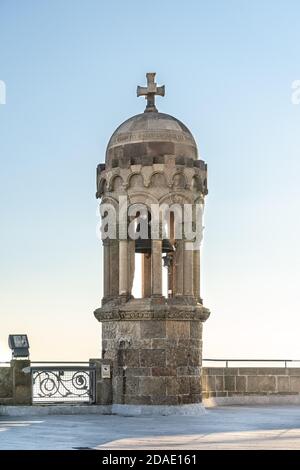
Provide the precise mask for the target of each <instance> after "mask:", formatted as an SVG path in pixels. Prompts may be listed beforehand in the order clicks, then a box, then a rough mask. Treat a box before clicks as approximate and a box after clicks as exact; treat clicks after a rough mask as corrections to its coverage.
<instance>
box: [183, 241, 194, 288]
mask: <svg viewBox="0 0 300 470" xmlns="http://www.w3.org/2000/svg"><path fill="white" fill-rule="evenodd" d="M191 246H193V244H192V243H191V242H190V241H185V242H184V248H183V295H187V296H192V295H193V254H194V251H193V250H190V249H188V248H189V247H191Z"/></svg>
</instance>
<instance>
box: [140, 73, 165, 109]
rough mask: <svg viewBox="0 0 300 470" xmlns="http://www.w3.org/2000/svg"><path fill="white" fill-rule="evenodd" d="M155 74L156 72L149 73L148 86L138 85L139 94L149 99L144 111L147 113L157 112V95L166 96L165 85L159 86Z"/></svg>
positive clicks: (147, 75)
mask: <svg viewBox="0 0 300 470" xmlns="http://www.w3.org/2000/svg"><path fill="white" fill-rule="evenodd" d="M155 75H156V73H155V72H154V73H153V72H151V73H147V74H146V77H147V86H146V87H142V86H138V87H137V90H136V94H137V96H145V99H146V100H147V106H146V109H145V111H144V112H145V113H149V112H157V108H156V106H155V95H159V96H165V86H164V85H163V86H157V84H156V83H155V81H154V79H155Z"/></svg>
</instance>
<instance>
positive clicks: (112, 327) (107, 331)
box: [102, 322, 117, 339]
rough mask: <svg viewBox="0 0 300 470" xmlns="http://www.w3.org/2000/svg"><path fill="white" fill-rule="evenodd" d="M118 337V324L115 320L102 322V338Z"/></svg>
mask: <svg viewBox="0 0 300 470" xmlns="http://www.w3.org/2000/svg"><path fill="white" fill-rule="evenodd" d="M116 337H117V324H116V323H115V322H103V323H102V338H103V339H115V338H116Z"/></svg>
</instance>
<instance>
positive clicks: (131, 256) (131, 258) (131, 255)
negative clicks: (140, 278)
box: [128, 240, 135, 294]
mask: <svg viewBox="0 0 300 470" xmlns="http://www.w3.org/2000/svg"><path fill="white" fill-rule="evenodd" d="M134 270H135V240H128V293H129V294H131V291H132V286H133V279H134Z"/></svg>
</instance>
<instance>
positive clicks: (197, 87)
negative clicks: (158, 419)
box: [0, 0, 300, 360]
mask: <svg viewBox="0 0 300 470" xmlns="http://www.w3.org/2000/svg"><path fill="white" fill-rule="evenodd" d="M299 18H300V3H299V1H298V0H270V1H269V0H259V1H258V0H254V1H253V0H252V1H248V0H247V1H246V0H226V1H225V0H206V1H201V0H186V1H184V2H183V1H176V0H164V1H161V0H160V1H158V0H152V1H150V2H140V1H135V0H128V1H126V2H125V1H121V0H119V1H117V0H110V1H109V2H106V1H100V0H85V1H83V0H39V1H38V0H27V1H26V2H22V1H20V0H19V1H16V0H0V80H2V81H4V82H5V84H6V104H5V105H0V160H1V161H0V188H1V198H0V216H1V219H0V220H1V230H0V263H1V264H0V316H1V322H0V360H1V359H2V360H3V359H5V357H9V354H8V349H7V335H8V334H9V333H14V332H15V333H23V332H26V333H27V334H28V335H29V339H30V342H31V356H32V359H35V360H46V359H48V360H55V359H58V360H62V359H64V360H67V359H69V360H79V359H81V360H85V359H88V358H89V357H98V356H99V354H100V325H99V323H97V322H96V320H95V319H94V317H93V310H94V309H95V308H96V307H97V306H99V305H100V299H101V296H102V279H101V243H100V242H99V241H98V240H97V238H96V223H97V218H96V208H97V202H96V199H95V191H96V187H95V169H96V165H97V164H98V163H100V162H103V160H104V154H105V148H106V144H107V142H108V140H109V137H110V135H111V134H112V132H113V131H114V129H115V128H116V127H117V126H118V125H119V124H120V123H121V122H122V121H123V120H125V119H126V118H128V117H130V116H132V115H134V114H137V113H139V112H142V111H143V110H144V104H145V103H144V100H143V99H142V98H139V99H137V98H136V96H135V90H136V85H138V84H139V85H144V84H145V73H146V72H148V71H156V72H157V81H158V83H159V84H165V85H166V96H165V98H158V100H157V102H158V107H159V110H160V111H162V112H166V113H169V114H172V115H174V116H176V117H178V118H179V119H180V120H182V121H183V122H184V123H185V124H186V125H187V126H188V127H189V128H190V129H191V131H192V132H193V134H194V136H195V138H196V140H197V143H198V146H199V150H200V155H201V157H202V158H203V159H204V160H205V161H206V162H207V163H208V169H209V180H208V183H209V195H208V197H207V200H206V201H207V203H206V214H205V239H204V245H203V256H202V260H203V264H202V284H203V286H202V296H203V298H204V300H205V305H206V306H207V307H209V308H210V309H211V317H210V319H209V320H208V321H207V323H206V324H205V329H204V356H205V357H242V358H247V357H248V358H249V357H257V358H258V357H263V358H276V357H277V358H278V357H279V358H281V357H287V358H294V359H296V358H298V359H300V351H299V330H300V288H299V287H300V286H299V279H300V249H299V244H300V222H299V214H300V189H299V178H300V105H298V106H297V105H293V104H292V102H291V94H292V90H291V85H292V82H293V81H294V80H299V79H300V62H299V48H300V24H299ZM7 355H8V356H7Z"/></svg>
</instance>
